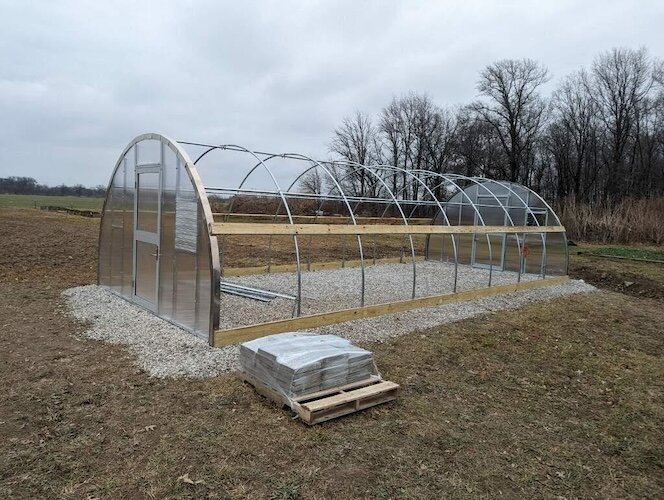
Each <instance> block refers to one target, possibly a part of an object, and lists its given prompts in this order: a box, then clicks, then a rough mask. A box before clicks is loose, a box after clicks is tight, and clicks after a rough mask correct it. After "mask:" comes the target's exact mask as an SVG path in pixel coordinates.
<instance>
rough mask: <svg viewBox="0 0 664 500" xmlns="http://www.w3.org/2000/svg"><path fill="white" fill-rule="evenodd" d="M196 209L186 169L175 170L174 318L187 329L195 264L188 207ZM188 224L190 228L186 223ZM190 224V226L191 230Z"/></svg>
mask: <svg viewBox="0 0 664 500" xmlns="http://www.w3.org/2000/svg"><path fill="white" fill-rule="evenodd" d="M192 202H193V203H194V206H195V207H196V208H197V204H196V195H195V192H194V186H193V185H192V183H191V180H190V179H189V175H188V174H187V171H186V169H184V168H179V169H178V176H177V191H176V196H175V223H174V227H175V234H174V248H175V300H174V307H175V319H176V320H177V321H178V322H179V323H181V324H183V325H184V326H186V327H187V328H190V329H192V330H193V329H195V328H196V290H197V286H196V278H197V272H196V265H197V257H196V254H197V251H198V248H197V235H198V231H197V225H196V221H197V220H198V212H197V210H195V211H194V217H193V221H192V207H191V204H192ZM187 221H191V225H190V224H187V223H186V222H187ZM192 225H193V227H191V226H192Z"/></svg>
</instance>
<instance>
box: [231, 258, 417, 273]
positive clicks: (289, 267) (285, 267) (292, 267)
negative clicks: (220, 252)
mask: <svg viewBox="0 0 664 500" xmlns="http://www.w3.org/2000/svg"><path fill="white" fill-rule="evenodd" d="M424 260H425V258H424V256H423V255H418V256H416V257H415V261H417V262H420V261H424ZM402 261H403V263H404V264H412V262H413V260H412V257H411V256H410V255H404V257H403V259H402V258H401V257H386V258H383V259H376V264H398V263H400V262H402ZM373 264H374V261H373V259H372V258H370V257H365V259H364V265H365V266H371V265H373ZM360 266H361V261H360V260H359V259H353V260H347V261H345V262H344V261H340V260H333V261H328V262H312V263H311V264H307V263H306V262H302V264H301V265H300V269H302V270H303V271H320V270H323V269H341V268H343V267H360ZM294 271H297V264H273V265H271V266H270V272H271V273H292V272H294ZM267 272H268V269H267V266H252V267H229V268H226V269H224V270H223V273H222V274H223V276H248V275H252V274H265V273H267Z"/></svg>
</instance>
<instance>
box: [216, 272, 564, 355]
mask: <svg viewBox="0 0 664 500" xmlns="http://www.w3.org/2000/svg"><path fill="white" fill-rule="evenodd" d="M568 280H569V276H558V277H555V278H546V279H538V280H533V281H525V282H521V283H513V284H509V285H499V286H492V287H487V288H476V289H474V290H467V291H464V292H458V293H449V294H446V295H434V296H430V297H421V298H418V299H411V300H403V301H400V302H388V303H385V304H376V305H371V306H365V307H357V308H354V309H343V310H341V311H333V312H327V313H320V314H312V315H309V316H300V317H299V318H291V319H284V320H279V321H270V322H267V323H260V324H257V325H250V326H243V327H239V328H231V329H228V330H216V331H215V332H214V346H215V347H221V346H225V345H230V344H235V343H238V342H245V341H247V340H252V339H257V338H259V337H264V336H265V335H272V334H274V333H283V332H289V331H296V330H302V329H305V328H317V327H319V326H324V325H333V324H336V323H343V322H345V321H352V320H355V319H361V318H373V317H375V316H381V315H383V314H392V313H398V312H403V311H409V310H411V309H418V308H421V307H434V306H439V305H442V304H452V303H455V302H463V301H467V300H475V299H481V298H484V297H491V296H494V295H499V294H501V293H511V292H517V291H520V290H528V289H531V288H540V287H545V286H550V285H559V284H562V283H566V282H567V281H568Z"/></svg>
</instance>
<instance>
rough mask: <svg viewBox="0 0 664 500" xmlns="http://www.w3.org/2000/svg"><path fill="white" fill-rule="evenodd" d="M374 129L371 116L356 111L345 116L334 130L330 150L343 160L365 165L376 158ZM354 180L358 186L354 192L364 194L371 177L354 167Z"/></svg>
mask: <svg viewBox="0 0 664 500" xmlns="http://www.w3.org/2000/svg"><path fill="white" fill-rule="evenodd" d="M377 143H378V141H377V138H376V129H375V127H374V126H373V123H372V121H371V118H370V117H369V116H368V115H366V114H364V113H362V112H360V111H356V112H355V114H354V115H353V116H352V117H346V118H344V119H343V122H342V124H341V126H340V127H338V128H336V129H335V131H334V137H333V139H332V143H331V144H330V152H331V153H333V154H335V155H337V156H338V157H340V158H341V159H343V160H347V161H349V162H355V163H359V164H361V165H367V164H370V163H373V162H374V160H375V159H376V146H377ZM353 178H354V181H355V182H357V184H358V186H357V188H356V189H355V190H354V191H356V193H355V194H357V195H359V196H364V195H366V194H367V188H368V185H369V183H370V182H371V179H369V178H368V175H367V172H366V171H365V170H364V169H363V168H355V169H354V175H353Z"/></svg>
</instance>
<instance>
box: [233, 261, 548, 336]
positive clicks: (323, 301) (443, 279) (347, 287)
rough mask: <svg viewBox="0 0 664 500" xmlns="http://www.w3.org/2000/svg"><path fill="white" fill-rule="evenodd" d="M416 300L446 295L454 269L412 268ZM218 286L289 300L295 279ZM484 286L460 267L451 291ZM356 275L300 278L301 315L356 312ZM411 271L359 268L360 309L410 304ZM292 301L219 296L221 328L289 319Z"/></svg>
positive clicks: (479, 274)
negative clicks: (274, 294) (269, 293)
mask: <svg viewBox="0 0 664 500" xmlns="http://www.w3.org/2000/svg"><path fill="white" fill-rule="evenodd" d="M416 278H417V279H416V288H415V289H416V296H417V297H427V296H430V295H442V294H445V293H452V290H453V285H454V265H453V264H449V263H446V262H436V261H424V262H417V272H416ZM537 278H538V276H537V275H534V274H522V275H521V281H524V282H525V281H531V280H535V279H537ZM517 279H518V277H517V273H514V272H508V271H504V272H498V271H494V272H493V273H492V275H491V284H492V285H504V284H508V283H516V282H517ZM224 281H227V282H230V283H236V284H238V285H244V286H248V287H252V288H260V289H262V290H270V291H273V292H281V293H286V294H290V295H295V293H296V290H297V274H296V273H272V274H259V275H251V276H241V277H228V278H224ZM488 283H489V270H488V269H480V268H474V267H470V266H466V265H460V266H459V268H458V273H457V291H459V292H461V291H464V290H472V289H475V288H484V287H486V286H487V285H488ZM361 287H362V275H361V272H360V268H343V269H325V270H320V271H310V272H303V273H302V304H301V312H302V314H316V313H322V312H328V311H338V310H340V309H349V308H352V307H360V306H361V304H360V293H361V292H360V291H361ZM412 290H413V266H412V263H406V264H381V265H377V266H367V267H366V268H365V305H371V304H381V303H384V302H396V301H400V300H408V299H411V298H412ZM292 311H293V301H291V300H288V299H281V298H278V299H275V300H272V301H271V302H259V301H256V300H252V299H247V298H244V297H238V296H236V295H228V294H221V317H220V327H221V328H233V327H237V326H242V325H249V324H252V323H263V322H265V321H272V320H277V319H287V318H290V317H291V314H292Z"/></svg>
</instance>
